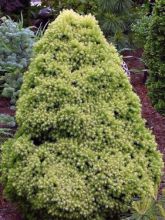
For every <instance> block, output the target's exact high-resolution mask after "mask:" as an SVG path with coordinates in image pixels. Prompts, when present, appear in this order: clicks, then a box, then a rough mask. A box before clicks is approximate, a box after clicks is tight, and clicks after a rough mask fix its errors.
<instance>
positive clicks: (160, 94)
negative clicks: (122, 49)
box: [144, 0, 165, 115]
mask: <svg viewBox="0 0 165 220" xmlns="http://www.w3.org/2000/svg"><path fill="white" fill-rule="evenodd" d="M164 12H165V2H164V0H159V1H156V5H155V9H154V12H153V16H152V19H151V23H150V28H149V34H148V37H147V41H146V44H145V51H144V58H145V62H146V65H147V66H148V68H149V78H148V85H147V87H148V90H149V96H150V98H151V101H152V103H153V105H154V107H155V108H156V109H157V111H159V112H160V113H162V114H164V115H165V93H164V91H165V56H164V54H165V36H164V31H165V13H164Z"/></svg>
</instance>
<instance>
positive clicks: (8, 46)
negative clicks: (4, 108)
mask: <svg viewBox="0 0 165 220" xmlns="http://www.w3.org/2000/svg"><path fill="white" fill-rule="evenodd" d="M1 20H2V23H1V24H0V86H1V95H2V96H4V97H8V98H11V103H12V104H15V102H16V100H17V98H18V95H19V90H20V87H21V85H22V80H23V73H24V72H25V71H26V70H27V67H28V64H29V61H30V58H31V56H32V48H33V44H34V40H35V38H34V33H33V32H32V31H31V30H30V29H29V28H23V22H22V21H20V22H19V23H16V22H14V21H12V20H11V19H9V18H8V19H7V18H4V17H3V18H2V19H1Z"/></svg>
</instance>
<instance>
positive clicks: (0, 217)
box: [0, 50, 165, 220]
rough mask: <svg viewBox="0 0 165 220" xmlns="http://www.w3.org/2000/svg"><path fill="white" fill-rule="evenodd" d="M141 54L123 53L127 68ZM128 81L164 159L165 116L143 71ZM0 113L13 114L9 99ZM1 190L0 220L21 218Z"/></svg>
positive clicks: (132, 66) (1, 104) (133, 65)
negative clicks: (150, 93)
mask: <svg viewBox="0 0 165 220" xmlns="http://www.w3.org/2000/svg"><path fill="white" fill-rule="evenodd" d="M141 55H142V51H141V50H137V51H135V52H127V53H125V54H124V56H127V58H125V59H124V60H125V62H126V63H127V65H128V67H129V69H136V68H141V67H143V63H142V62H141V61H140V60H139V59H138V58H139V57H141ZM130 56H131V57H130ZM130 81H131V84H132V86H133V90H134V91H135V92H136V93H137V95H138V96H139V97H140V100H141V104H142V116H143V118H144V119H145V120H146V126H147V127H149V128H150V129H151V130H152V132H153V134H154V135H155V139H156V142H157V144H158V149H159V150H160V151H161V153H162V154H163V159H164V161H165V117H163V116H162V115H160V114H159V113H158V112H156V110H155V109H154V108H153V107H152V104H151V101H150V99H149V98H148V96H147V88H146V85H145V83H144V81H145V75H144V74H143V73H140V74H139V73H138V74H137V73H136V74H135V73H131V77H130ZM0 113H3V114H9V115H14V111H12V110H10V104H9V100H7V99H4V98H1V99H0ZM164 171H165V170H164ZM164 187H165V177H163V178H162V183H161V187H160V189H162V188H164ZM2 192H3V189H2V187H0V220H22V217H21V215H20V214H19V212H18V209H17V207H16V206H15V205H14V204H11V203H10V202H8V201H7V200H6V199H4V197H3V195H2Z"/></svg>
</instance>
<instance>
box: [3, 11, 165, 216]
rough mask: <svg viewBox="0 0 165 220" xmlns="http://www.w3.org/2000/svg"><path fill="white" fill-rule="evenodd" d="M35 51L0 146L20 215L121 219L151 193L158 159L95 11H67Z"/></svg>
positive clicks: (10, 192) (8, 184) (10, 194)
mask: <svg viewBox="0 0 165 220" xmlns="http://www.w3.org/2000/svg"><path fill="white" fill-rule="evenodd" d="M34 52H35V56H34V58H33V60H32V62H31V64H30V67H29V71H28V73H27V74H25V76H24V83H23V86H22V88H21V93H20V97H19V100H18V104H17V113H16V118H17V123H18V126H19V129H18V132H17V134H16V136H15V137H14V138H13V139H11V140H9V141H8V142H6V143H5V144H4V145H3V147H2V156H1V173H2V177H1V181H2V183H3V185H4V186H5V193H6V195H8V197H9V198H11V199H13V200H15V201H17V202H19V203H20V204H22V205H23V206H24V209H25V210H26V214H25V218H26V219H28V218H29V219H33V218H34V219H63V220H64V219H65V220H69V219H70V220H71V219H72V220H76V219H77V220H82V219H83V220H106V219H107V218H109V219H118V218H119V214H120V213H122V212H125V211H127V210H128V209H129V208H130V205H131V203H132V201H133V200H134V199H136V198H140V197H144V196H146V195H147V194H149V193H151V192H152V191H153V190H154V185H155V184H158V183H159V181H160V177H161V169H162V166H163V163H162V158H161V155H160V153H159V152H158V151H157V149H156V143H155V140H154V137H153V136H152V134H151V132H150V131H149V130H148V129H147V128H146V127H145V122H144V120H143V119H142V118H141V105H140V102H139V99H138V97H137V95H136V94H135V93H133V91H132V87H131V85H130V83H129V80H128V78H127V76H126V75H125V73H124V71H123V69H122V67H121V63H122V60H121V58H120V56H119V55H118V53H117V51H116V49H115V47H114V46H113V45H112V44H109V43H108V42H107V41H106V40H105V38H104V36H103V34H102V32H101V30H100V28H99V26H98V24H97V22H96V20H95V18H94V17H92V16H91V15H88V16H80V15H78V14H77V13H75V12H73V11H72V10H71V11H69V10H66V11H63V12H62V13H61V14H60V16H59V17H58V18H57V19H56V20H55V21H54V22H53V23H51V24H50V25H49V27H48V29H47V30H46V32H45V34H44V36H43V37H42V38H41V39H40V40H39V41H38V42H37V43H36V45H35V49H34ZM27 213H30V214H31V216H30V217H28V214H27Z"/></svg>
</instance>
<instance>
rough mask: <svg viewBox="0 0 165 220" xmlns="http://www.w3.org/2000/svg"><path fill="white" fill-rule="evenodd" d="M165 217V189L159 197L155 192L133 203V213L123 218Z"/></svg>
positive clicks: (161, 219) (147, 219)
mask: <svg viewBox="0 0 165 220" xmlns="http://www.w3.org/2000/svg"><path fill="white" fill-rule="evenodd" d="M164 219H165V191H163V194H162V195H161V196H160V197H159V198H158V195H157V190H156V191H155V194H153V195H150V196H147V197H145V198H142V199H141V200H140V201H136V202H134V203H133V211H132V215H131V216H130V217H128V218H124V219H123V220H164Z"/></svg>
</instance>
